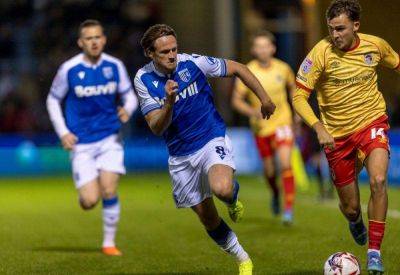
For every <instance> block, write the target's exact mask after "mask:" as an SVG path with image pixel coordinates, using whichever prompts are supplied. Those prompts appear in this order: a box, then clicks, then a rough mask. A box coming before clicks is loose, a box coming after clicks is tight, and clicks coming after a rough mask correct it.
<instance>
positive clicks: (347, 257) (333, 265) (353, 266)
mask: <svg viewBox="0 0 400 275" xmlns="http://www.w3.org/2000/svg"><path fill="white" fill-rule="evenodd" d="M357 274H361V269H360V264H359V262H358V259H357V258H356V257H355V256H354V255H352V254H350V253H348V252H337V253H335V254H333V255H331V256H329V258H328V260H326V262H325V266H324V275H357Z"/></svg>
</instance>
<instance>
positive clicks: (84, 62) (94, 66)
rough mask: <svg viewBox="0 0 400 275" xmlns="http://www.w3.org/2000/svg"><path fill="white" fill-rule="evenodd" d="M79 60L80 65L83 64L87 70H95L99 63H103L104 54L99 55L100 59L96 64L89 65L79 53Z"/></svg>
mask: <svg viewBox="0 0 400 275" xmlns="http://www.w3.org/2000/svg"><path fill="white" fill-rule="evenodd" d="M81 59H82V64H83V66H85V67H87V68H92V69H96V68H97V67H99V66H100V65H101V63H103V60H104V54H103V53H102V54H101V55H100V58H99V60H98V61H97V63H96V64H92V63H90V62H87V61H86V60H85V58H84V54H83V53H81Z"/></svg>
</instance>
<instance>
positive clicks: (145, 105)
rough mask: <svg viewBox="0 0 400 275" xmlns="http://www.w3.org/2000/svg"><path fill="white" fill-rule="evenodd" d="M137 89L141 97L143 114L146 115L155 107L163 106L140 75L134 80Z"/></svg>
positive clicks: (140, 102)
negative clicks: (151, 93) (152, 94)
mask: <svg viewBox="0 0 400 275" xmlns="http://www.w3.org/2000/svg"><path fill="white" fill-rule="evenodd" d="M134 85H135V90H136V92H137V95H138V97H139V104H140V109H141V111H142V114H143V115H144V116H145V115H147V114H148V113H150V112H151V111H153V110H155V109H160V108H161V107H162V106H161V104H160V103H159V102H157V101H156V100H155V99H154V98H153V97H152V96H151V95H150V93H149V91H148V89H147V87H146V85H145V84H144V83H143V81H142V80H141V78H140V75H138V74H137V75H136V76H135V80H134Z"/></svg>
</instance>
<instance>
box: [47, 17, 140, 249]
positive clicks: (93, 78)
mask: <svg viewBox="0 0 400 275" xmlns="http://www.w3.org/2000/svg"><path fill="white" fill-rule="evenodd" d="M78 45H79V47H80V48H81V49H82V53H80V54H78V55H76V56H74V57H72V58H71V59H69V60H67V61H66V62H64V63H63V64H62V65H61V67H60V68H59V70H58V72H57V75H56V77H55V78H54V80H53V84H52V86H51V89H50V93H49V95H48V97H47V109H48V112H49V115H50V119H51V121H52V123H53V126H54V128H55V131H56V133H57V135H58V136H59V137H60V139H61V143H62V145H63V147H64V149H66V150H69V151H71V162H72V171H73V178H74V181H75V186H76V188H77V189H78V193H79V202H80V205H81V207H82V208H83V209H85V210H88V209H92V208H93V207H94V206H95V205H96V204H97V202H98V201H99V200H100V198H102V201H103V229H104V238H103V245H102V251H103V253H104V254H106V255H112V256H119V255H121V251H120V250H119V249H118V248H117V247H116V245H115V235H116V231H117V224H118V221H119V215H120V204H119V200H118V196H117V185H118V180H119V177H120V175H121V174H125V167H124V151H123V147H122V144H121V140H120V138H119V136H118V132H119V129H120V127H121V123H125V122H127V121H128V120H129V117H130V116H131V114H132V113H133V112H134V110H135V109H136V108H137V98H136V96H135V94H134V92H133V88H132V84H131V81H130V79H129V77H128V74H127V72H126V69H125V66H124V65H123V63H122V62H121V61H120V60H119V59H117V58H115V57H112V56H110V55H108V54H106V53H103V49H104V46H105V45H106V37H105V35H104V33H103V27H102V25H101V23H100V22H98V21H96V20H86V21H84V22H83V23H82V24H81V25H80V27H79V39H78ZM117 94H119V96H120V97H121V99H122V102H123V106H117V104H116V102H117ZM62 103H64V109H62Z"/></svg>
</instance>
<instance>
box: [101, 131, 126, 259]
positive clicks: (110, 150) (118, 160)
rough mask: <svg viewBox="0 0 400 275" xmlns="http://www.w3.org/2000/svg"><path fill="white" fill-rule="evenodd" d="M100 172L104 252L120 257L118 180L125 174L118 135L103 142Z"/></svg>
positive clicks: (122, 153) (122, 152)
mask: <svg viewBox="0 0 400 275" xmlns="http://www.w3.org/2000/svg"><path fill="white" fill-rule="evenodd" d="M96 165H97V168H98V169H99V171H100V176H99V178H100V187H101V195H102V198H103V231H104V238H103V252H104V253H105V254H107V255H111V256H119V255H121V252H120V251H119V250H118V249H117V248H116V245H115V236H116V232H117V227H118V222H119V218H120V201H119V198H118V194H117V186H118V180H119V177H120V175H121V174H125V166H124V151H123V148H122V145H121V142H120V140H119V138H118V136H116V135H112V136H109V137H107V138H105V139H103V140H102V141H101V145H100V149H99V155H98V156H97V159H96Z"/></svg>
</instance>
